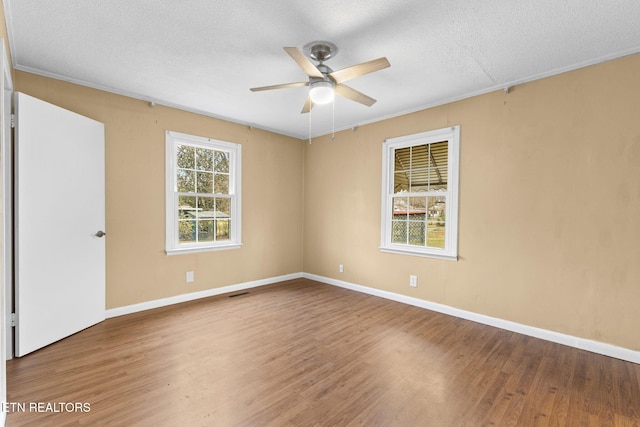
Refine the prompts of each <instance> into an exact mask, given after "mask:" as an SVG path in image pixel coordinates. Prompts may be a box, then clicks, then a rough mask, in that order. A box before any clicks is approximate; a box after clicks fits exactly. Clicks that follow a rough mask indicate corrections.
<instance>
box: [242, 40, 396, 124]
mask: <svg viewBox="0 0 640 427" xmlns="http://www.w3.org/2000/svg"><path fill="white" fill-rule="evenodd" d="M284 50H285V51H286V52H287V53H288V54H289V56H291V58H293V60H294V61H296V62H297V63H298V65H299V66H300V68H302V70H303V71H304V72H305V73H306V74H307V75H308V76H309V81H307V82H295V83H284V84H279V85H273V86H262V87H254V88H251V89H250V90H251V91H252V92H259V91H263V90H273V89H285V88H290V87H301V86H309V95H308V96H307V100H306V101H305V104H304V106H303V107H302V111H301V112H300V113H301V114H304V113H308V112H309V111H311V109H312V108H313V106H314V105H315V104H327V103H329V102H331V101H333V98H334V93H336V94H338V95H340V96H342V97H344V98H347V99H350V100H352V101H355V102H359V103H360V104H363V105H366V106H367V107H371V106H372V105H373V104H375V103H376V100H375V99H373V98H371V97H370V96H367V95H365V94H364V93H362V92H358V91H357V90H355V89H353V88H351V87H349V86H347V85H345V84H343V83H344V82H346V81H348V80H351V79H354V78H356V77H360V76H364V75H365V74H369V73H373V72H374V71H379V70H382V69H384V68H387V67H390V66H391V64H389V61H388V60H387V58H385V57H382V58H378V59H374V60H372V61H367V62H363V63H361V64H358V65H353V66H351V67H347V68H343V69H342V70H338V71H333V70H332V69H331V68H329V66H327V65H326V64H325V63H324V62H325V61H326V60H328V59H329V58H333V57H334V56H336V54H337V53H338V47H337V46H336V45H335V44H333V43H331V42H327V41H313V42H311V43H307V44H306V45H305V46H304V47H303V50H304V53H303V52H302V51H300V49H298V48H297V47H285V48H284ZM309 58H310V59H313V60H314V61H316V62H318V65H315V64H314V63H313V62H311V61H310V60H309Z"/></svg>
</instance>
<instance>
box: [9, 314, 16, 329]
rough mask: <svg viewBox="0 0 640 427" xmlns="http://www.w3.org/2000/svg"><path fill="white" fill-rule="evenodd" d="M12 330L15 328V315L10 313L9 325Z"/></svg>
mask: <svg viewBox="0 0 640 427" xmlns="http://www.w3.org/2000/svg"><path fill="white" fill-rule="evenodd" d="M10 326H11V327H12V328H15V326H16V314H15V313H11V325H10Z"/></svg>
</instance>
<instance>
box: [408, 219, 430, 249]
mask: <svg viewBox="0 0 640 427" xmlns="http://www.w3.org/2000/svg"><path fill="white" fill-rule="evenodd" d="M425 231H426V230H425V222H424V221H409V244H410V245H414V246H425V244H426V234H427V233H426V232H425Z"/></svg>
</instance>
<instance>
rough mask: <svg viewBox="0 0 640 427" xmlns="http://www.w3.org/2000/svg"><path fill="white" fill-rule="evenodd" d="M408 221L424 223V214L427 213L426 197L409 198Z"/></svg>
mask: <svg viewBox="0 0 640 427" xmlns="http://www.w3.org/2000/svg"><path fill="white" fill-rule="evenodd" d="M408 213H409V219H410V220H417V219H420V220H422V221H424V218H425V214H426V213H427V198H426V197H409V209H408Z"/></svg>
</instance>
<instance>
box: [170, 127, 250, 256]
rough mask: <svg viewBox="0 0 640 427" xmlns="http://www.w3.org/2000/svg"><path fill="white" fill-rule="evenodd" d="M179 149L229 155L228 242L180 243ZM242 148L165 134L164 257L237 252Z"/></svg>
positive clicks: (175, 134) (177, 133)
mask: <svg viewBox="0 0 640 427" xmlns="http://www.w3.org/2000/svg"><path fill="white" fill-rule="evenodd" d="M178 145H191V146H194V147H201V148H206V149H209V150H216V151H225V152H227V153H229V195H230V196H231V197H230V200H231V226H230V230H229V233H230V240H225V241H214V242H194V243H179V239H178V203H177V198H178V191H177V190H178V188H177V178H176V175H177V150H176V147H177V146H178ZM241 159H242V146H241V145H240V144H235V143H232V142H226V141H219V140H216V139H211V138H205V137H201V136H194V135H188V134H185V133H179V132H173V131H166V152H165V162H166V167H165V172H166V193H165V203H166V208H165V210H166V234H165V236H166V248H165V251H166V253H167V255H176V254H184V253H195V252H205V251H216V250H224V249H237V248H240V247H241V246H242V236H241V233H242V224H241V219H242V212H241V209H242V203H241V188H242V186H241V176H242V173H241V165H242V162H241Z"/></svg>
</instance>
